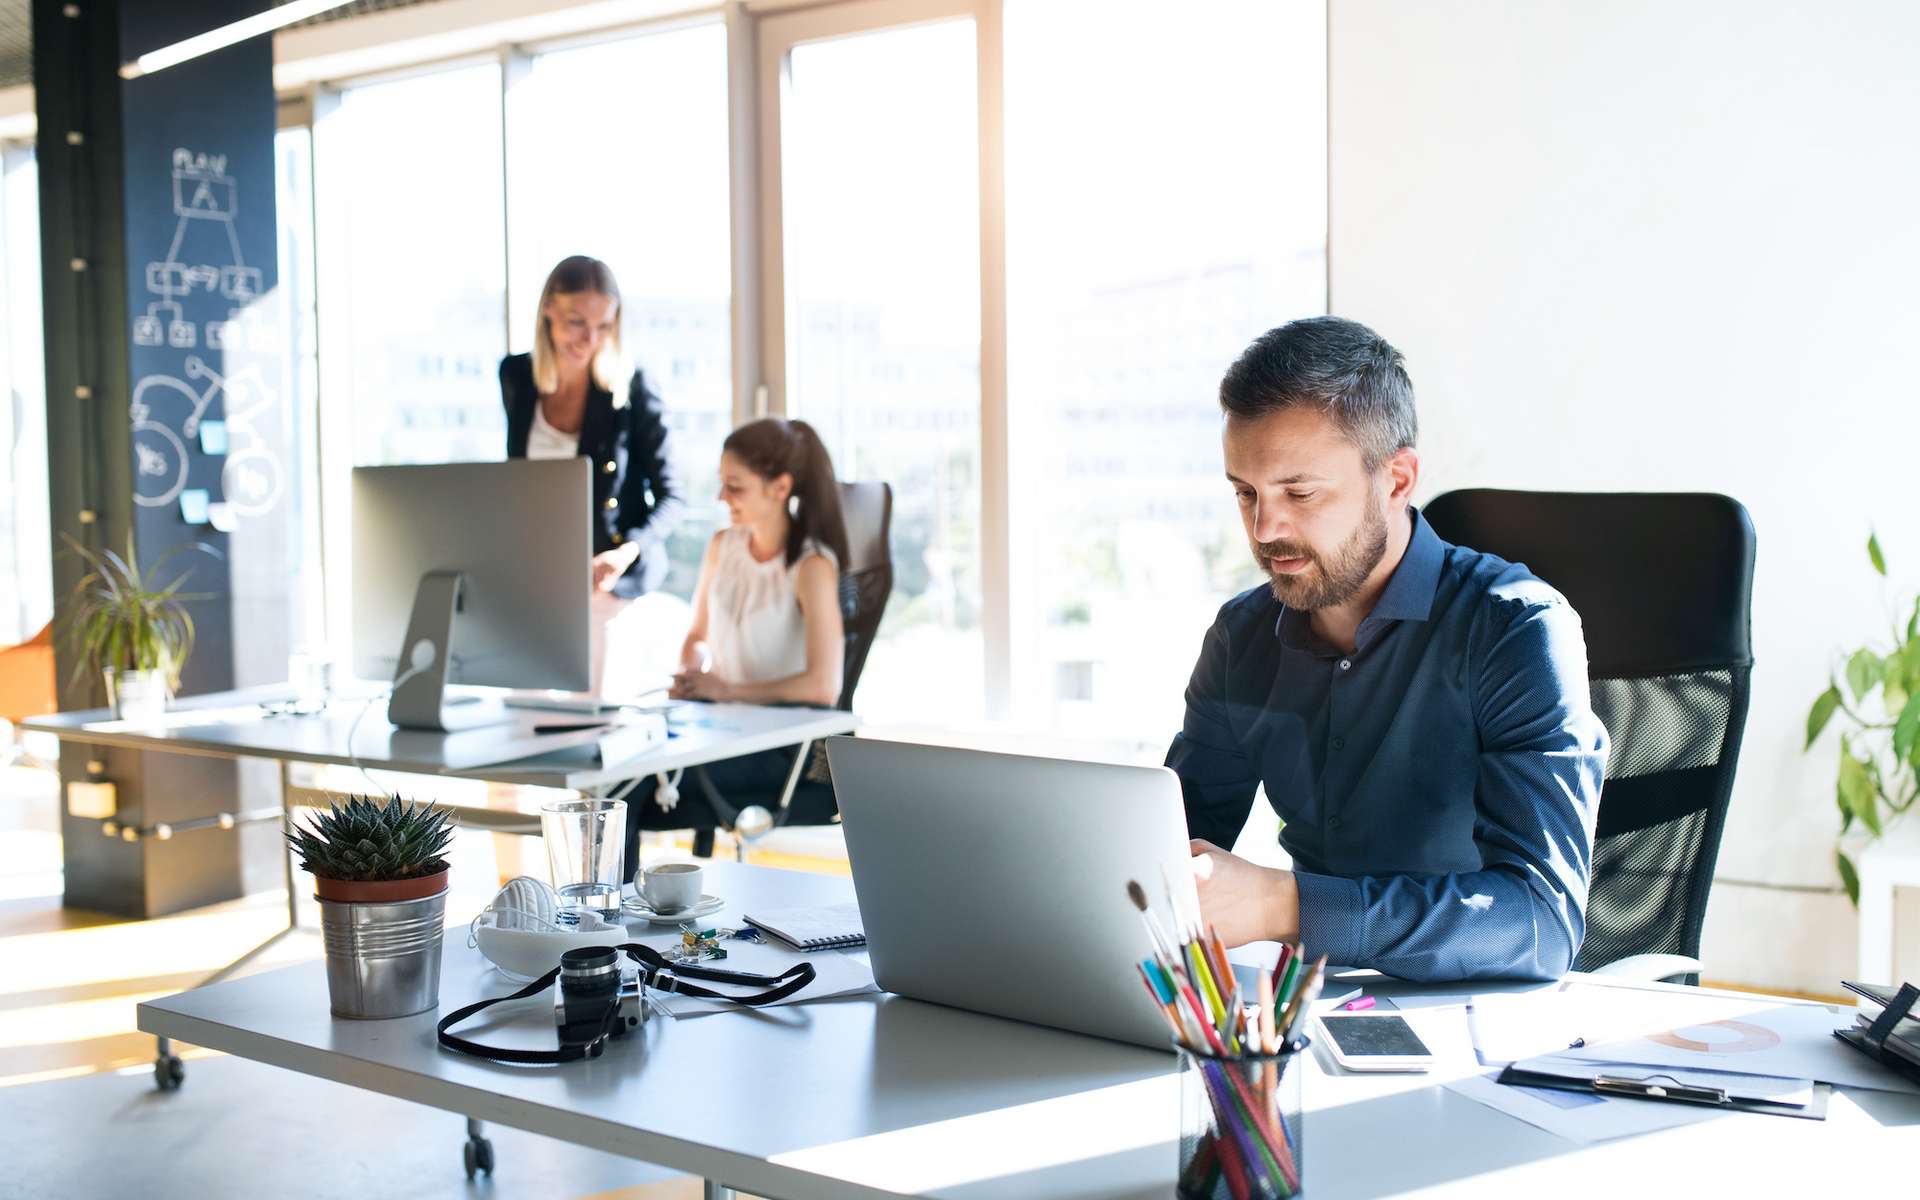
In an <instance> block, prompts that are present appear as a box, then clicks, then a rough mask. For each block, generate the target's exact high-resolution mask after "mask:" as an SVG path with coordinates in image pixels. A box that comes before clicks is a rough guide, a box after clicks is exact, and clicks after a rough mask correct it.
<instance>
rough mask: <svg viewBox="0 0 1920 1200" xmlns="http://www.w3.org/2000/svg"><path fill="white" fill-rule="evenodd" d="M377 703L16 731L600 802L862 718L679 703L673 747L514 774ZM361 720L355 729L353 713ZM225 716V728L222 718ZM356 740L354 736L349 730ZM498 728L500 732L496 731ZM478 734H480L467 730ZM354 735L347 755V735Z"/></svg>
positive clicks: (193, 703) (187, 706)
mask: <svg viewBox="0 0 1920 1200" xmlns="http://www.w3.org/2000/svg"><path fill="white" fill-rule="evenodd" d="M377 695H378V693H377V692H375V693H373V694H372V695H371V696H368V697H365V698H358V699H354V698H348V699H338V698H337V699H335V701H334V702H333V704H332V705H330V706H329V707H328V708H327V709H326V711H325V712H322V713H317V714H315V715H313V716H307V717H264V716H259V715H256V711H257V710H258V708H259V706H260V705H262V704H264V703H267V702H270V701H274V700H281V699H285V698H286V696H287V692H286V690H285V689H284V688H249V689H245V690H242V691H234V692H215V693H212V694H209V695H205V696H195V697H192V698H191V699H188V700H183V701H181V702H179V703H178V704H176V705H175V706H174V709H173V711H172V712H169V713H168V714H167V719H166V720H163V721H161V722H157V723H154V724H138V723H134V722H128V721H116V720H114V719H113V716H112V714H111V713H110V712H108V711H107V710H106V709H89V710H87V711H84V712H63V713H54V714H52V715H50V716H45V717H35V718H34V719H33V720H31V721H27V722H24V723H23V728H26V729H31V730H34V731H36V732H41V733H51V734H54V735H55V736H57V737H59V738H60V739H61V740H63V741H69V742H77V743H82V744H86V745H95V746H115V747H119V748H122V749H128V750H150V751H163V752H170V753H176V754H205V755H212V756H214V757H217V758H265V759H272V760H274V761H277V762H281V763H289V762H307V763H334V764H339V765H343V766H354V765H359V766H364V767H370V768H372V769H374V770H385V771H405V772H409V773H412V774H416V775H453V776H458V777H461V778H466V779H486V780H493V781H496V782H501V783H520V784H530V785H534V786H539V787H556V788H571V789H574V790H577V791H597V790H603V789H608V788H612V787H615V786H618V785H619V784H622V783H625V782H627V781H629V780H633V779H638V778H640V777H642V776H646V775H652V774H654V773H655V772H658V771H673V770H678V769H680V768H681V767H687V766H695V765H699V764H701V763H710V762H717V761H719V760H721V759H725V758H733V757H736V756H738V755H742V754H753V753H756V752H758V751H761V750H771V749H775V748H777V747H780V746H798V745H802V744H804V743H806V742H810V741H812V740H814V739H816V738H823V737H829V736H832V735H834V734H839V733H851V732H852V731H853V730H854V729H855V728H856V727H857V726H858V725H859V719H858V718H856V717H855V716H854V715H853V714H852V713H845V712H841V711H839V710H838V709H829V708H797V707H784V706H772V705H756V704H704V703H696V702H688V703H684V704H681V705H678V706H677V707H676V714H678V713H680V712H686V713H692V714H695V719H694V720H692V721H682V722H676V723H675V724H674V725H673V726H672V730H673V734H674V736H673V737H671V738H670V739H669V740H667V741H666V742H663V743H661V744H660V745H658V746H656V747H653V748H651V749H649V750H648V751H647V752H646V753H644V754H640V755H638V756H636V757H634V758H630V759H627V760H626V761H625V762H620V763H615V764H613V765H611V766H601V765H600V764H599V763H598V762H597V761H596V760H595V758H594V755H593V752H592V749H591V747H589V746H586V745H582V744H580V743H582V742H583V741H585V740H589V739H590V738H591V735H584V736H583V735H578V734H573V735H567V734H560V735H553V736H551V737H550V738H549V739H547V741H548V742H549V744H550V745H552V746H553V747H554V749H553V750H551V751H549V752H545V753H540V754H538V755H536V756H534V757H530V758H521V759H519V760H517V761H514V762H511V763H497V764H493V765H490V766H482V767H470V768H469V767H459V766H454V765H450V764H449V763H448V761H447V759H446V758H445V757H444V755H443V754H441V753H440V752H439V747H440V745H441V737H442V735H439V734H431V733H420V732H416V731H413V730H406V729H396V728H395V727H393V726H392V725H390V724H388V723H387V720H386V705H385V703H384V702H383V701H380V700H378V699H377V698H376V697H377ZM512 711H513V714H514V726H515V727H517V728H519V729H522V730H525V729H528V728H530V727H531V726H533V725H536V724H563V723H568V722H579V721H586V720H590V719H591V718H589V717H586V716H583V715H580V714H572V713H565V712H557V711H552V710H546V709H514V710H512ZM363 713H364V719H362V714H363ZM223 716H225V717H228V718H230V719H221V718H222V717H223ZM355 721H359V729H358V730H357V731H356V730H354V722H355ZM501 728H502V729H505V728H507V727H505V726H502V727H501ZM471 732H474V733H481V734H484V733H486V732H487V731H486V730H474V731H471ZM349 733H352V734H353V743H352V746H351V748H349V745H348V741H347V738H348V734H349Z"/></svg>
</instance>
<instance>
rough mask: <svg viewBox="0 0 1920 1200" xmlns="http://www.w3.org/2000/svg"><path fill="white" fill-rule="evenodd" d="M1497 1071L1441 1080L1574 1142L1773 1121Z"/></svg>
mask: <svg viewBox="0 0 1920 1200" xmlns="http://www.w3.org/2000/svg"><path fill="white" fill-rule="evenodd" d="M1497 1074H1499V1072H1498V1071H1493V1072H1488V1073H1485V1074H1472V1075H1466V1076H1463V1077H1461V1078H1459V1079H1450V1080H1447V1081H1446V1083H1445V1084H1444V1085H1443V1086H1445V1087H1447V1088H1450V1089H1452V1090H1453V1091H1455V1092H1458V1093H1459V1094H1460V1095H1462V1096H1465V1097H1467V1098H1468V1099H1470V1100H1475V1101H1478V1102H1479V1103H1481V1104H1484V1105H1486V1106H1487V1107H1488V1108H1491V1109H1494V1110H1496V1111H1498V1112H1503V1113H1506V1114H1507V1115H1508V1116H1510V1117H1514V1118H1517V1119H1519V1120H1522V1121H1525V1122H1526V1123H1527V1124H1529V1125H1532V1126H1535V1127H1537V1128H1540V1129H1544V1130H1546V1131H1547V1132H1548V1133H1552V1134H1557V1135H1559V1136H1560V1137H1563V1138H1567V1139H1568V1140H1570V1141H1575V1142H1600V1141H1605V1140H1606V1139H1608V1138H1617V1137H1631V1136H1633V1135H1635V1134H1642V1133H1652V1132H1654V1131H1655V1130H1659V1129H1672V1128H1674V1127H1676V1126H1679V1125H1692V1124H1694V1123H1695V1122H1698V1121H1712V1120H1716V1119H1728V1120H1737V1119H1744V1120H1757V1121H1774V1120H1778V1119H1779V1118H1777V1117H1754V1116H1751V1115H1749V1114H1739V1113H1735V1114H1729V1113H1727V1112H1724V1111H1723V1110H1721V1109H1717V1108H1708V1107H1706V1106H1704V1105H1699V1104H1659V1103H1655V1102H1652V1101H1648V1100H1619V1099H1613V1098H1610V1097H1606V1096H1593V1095H1588V1094H1586V1093H1583V1092H1563V1091H1557V1090H1554V1089H1552V1088H1531V1087H1507V1086H1506V1085H1504V1084H1499V1083H1495V1082H1494V1081H1493V1077H1494V1076H1495V1075H1497Z"/></svg>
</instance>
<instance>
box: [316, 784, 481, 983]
mask: <svg viewBox="0 0 1920 1200" xmlns="http://www.w3.org/2000/svg"><path fill="white" fill-rule="evenodd" d="M450 816H451V814H450V813H448V812H447V811H446V810H445V809H442V808H436V807H434V806H433V805H431V804H426V805H421V804H412V803H409V802H407V801H404V800H402V799H401V798H400V797H398V796H392V797H389V798H388V799H387V800H386V801H385V803H382V802H380V801H378V800H375V799H371V798H369V797H366V796H349V797H347V801H346V803H345V804H340V803H338V802H335V803H332V804H329V805H328V806H327V811H326V812H324V813H318V814H316V815H315V816H314V817H313V818H312V820H311V822H310V826H309V827H306V828H303V827H301V826H300V825H299V824H298V823H295V824H294V825H293V827H292V828H291V829H289V830H288V831H287V844H288V845H289V846H291V847H292V848H293V851H294V852H295V853H296V854H298V855H299V856H300V866H301V868H302V869H303V870H306V871H308V872H310V873H311V874H312V875H313V882H314V891H315V893H316V894H315V899H317V900H319V901H320V929H321V934H322V935H323V939H324V941H325V944H326V952H327V992H328V995H329V997H330V999H331V1001H332V1005H333V1013H334V1015H335V1016H339V1017H353V1018H357V1019H370V1018H381V1017H405V1016H411V1015H412V1014H414V1013H417V1012H425V1011H426V1010H427V1009H430V1008H433V1007H434V1006H435V1005H437V1004H439V1003H440V943H441V927H442V924H443V922H444V920H445V917H446V907H447V861H446V859H444V858H442V857H441V854H442V852H443V851H445V850H446V848H447V845H448V843H449V842H451V841H452V840H453V833H454V830H453V827H452V826H451V825H449V824H448V818H449V817H450Z"/></svg>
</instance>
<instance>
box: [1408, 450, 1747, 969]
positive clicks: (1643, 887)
mask: <svg viewBox="0 0 1920 1200" xmlns="http://www.w3.org/2000/svg"><path fill="white" fill-rule="evenodd" d="M1422 515H1424V516H1425V517H1426V519H1427V521H1428V522H1429V523H1431V524H1432V526H1433V528H1434V531H1435V532H1436V533H1438V534H1439V535H1440V536H1441V537H1443V538H1445V539H1446V540H1447V541H1450V542H1455V543H1458V544H1460V545H1463V546H1470V547H1472V548H1473V549H1475V550H1483V551H1486V552H1488V553H1490V554H1497V555H1499V556H1500V557H1502V558H1504V559H1506V560H1508V561H1509V562H1515V563H1523V564H1525V565H1526V566H1527V567H1528V568H1530V569H1531V570H1532V571H1533V573H1534V574H1536V575H1538V576H1539V577H1540V578H1542V579H1544V580H1546V581H1547V582H1548V583H1550V584H1552V585H1553V586H1554V587H1555V588H1556V589H1557V590H1559V592H1560V593H1561V594H1562V595H1564V596H1565V597H1566V598H1567V599H1568V601H1569V602H1571V603H1572V605H1573V607H1574V608H1575V609H1576V610H1577V611H1578V612H1579V613H1580V619H1581V623H1582V625H1583V626H1584V628H1585V630H1586V640H1587V674H1588V678H1589V680H1590V682H1591V687H1592V692H1593V707H1594V710H1595V712H1596V713H1598V714H1599V717H1600V720H1601V721H1602V722H1603V723H1604V724H1605V725H1606V727H1607V733H1608V736H1609V740H1610V741H1611V743H1612V750H1611V753H1610V754H1609V755H1608V759H1607V776H1606V786H1605V789H1604V791H1603V792H1602V794H1601V798H1600V813H1599V822H1598V825H1599V827H1598V829H1597V831H1596V834H1595V839H1594V854H1593V872H1592V877H1591V882H1590V887H1589V892H1588V897H1587V936H1586V941H1585V943H1584V944H1583V945H1582V947H1581V949H1580V954H1579V957H1578V958H1577V959H1576V960H1575V962H1574V967H1575V969H1577V970H1582V971H1592V970H1601V969H1603V968H1605V970H1604V971H1603V973H1606V974H1620V975H1629V976H1633V977H1636V978H1643V979H1648V978H1671V977H1684V978H1685V979H1686V981H1687V982H1688V983H1697V982H1698V981H1699V971H1700V969H1701V964H1700V961H1699V954H1700V929H1701V925H1702V924H1703V923H1704V922H1705V920H1706V914H1707V891H1708V889H1709V888H1711V887H1712V885H1713V868H1714V861H1715V859H1717V858H1718V857H1719V853H1720V833H1721V830H1722V828H1723V827H1724V826H1725V824H1726V816H1727V802H1728V798H1729V797H1730V796H1731V794H1732V791H1733V771H1734V765H1735V762H1736V761H1737V760H1738V758H1739V753H1740V735H1741V731H1742V729H1743V728H1744V727H1745V725H1746V720H1747V690H1748V677H1749V676H1750V675H1751V673H1752V670H1753V640H1752V628H1751V626H1752V619H1751V613H1752V601H1753V554H1754V536H1753V523H1752V521H1750V520H1749V519H1748V517H1747V510H1746V509H1745V508H1743V507H1742V506H1741V505H1740V503H1739V502H1738V501H1736V500H1732V499H1729V498H1728V497H1726V496H1716V495H1708V494H1701V493H1664V494H1663V493H1648V494H1635V493H1579V492H1516V491H1498V490H1493V489H1484V488H1476V489H1469V490H1464V491H1456V492H1448V493H1446V494H1445V495H1442V496H1438V497H1436V498H1435V499H1434V500H1433V501H1432V502H1431V503H1430V504H1428V505H1427V506H1426V507H1425V508H1424V509H1423V510H1422Z"/></svg>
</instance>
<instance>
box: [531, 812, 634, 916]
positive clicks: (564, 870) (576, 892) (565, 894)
mask: <svg viewBox="0 0 1920 1200" xmlns="http://www.w3.org/2000/svg"><path fill="white" fill-rule="evenodd" d="M540 837H541V840H542V841H544V842H545V843H546V846H547V873H548V874H549V875H550V876H551V878H552V882H553V890H554V891H556V892H558V893H559V895H560V903H561V905H562V906H563V907H570V908H583V909H587V910H590V911H592V912H595V913H598V914H599V915H601V916H603V917H608V918H613V917H616V916H617V914H618V913H619V911H620V881H621V878H622V867H623V866H624V865H625V863H624V860H625V858H626V852H627V802H626V801H624V800H558V801H555V802H554V803H551V804H543V805H541V806H540Z"/></svg>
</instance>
